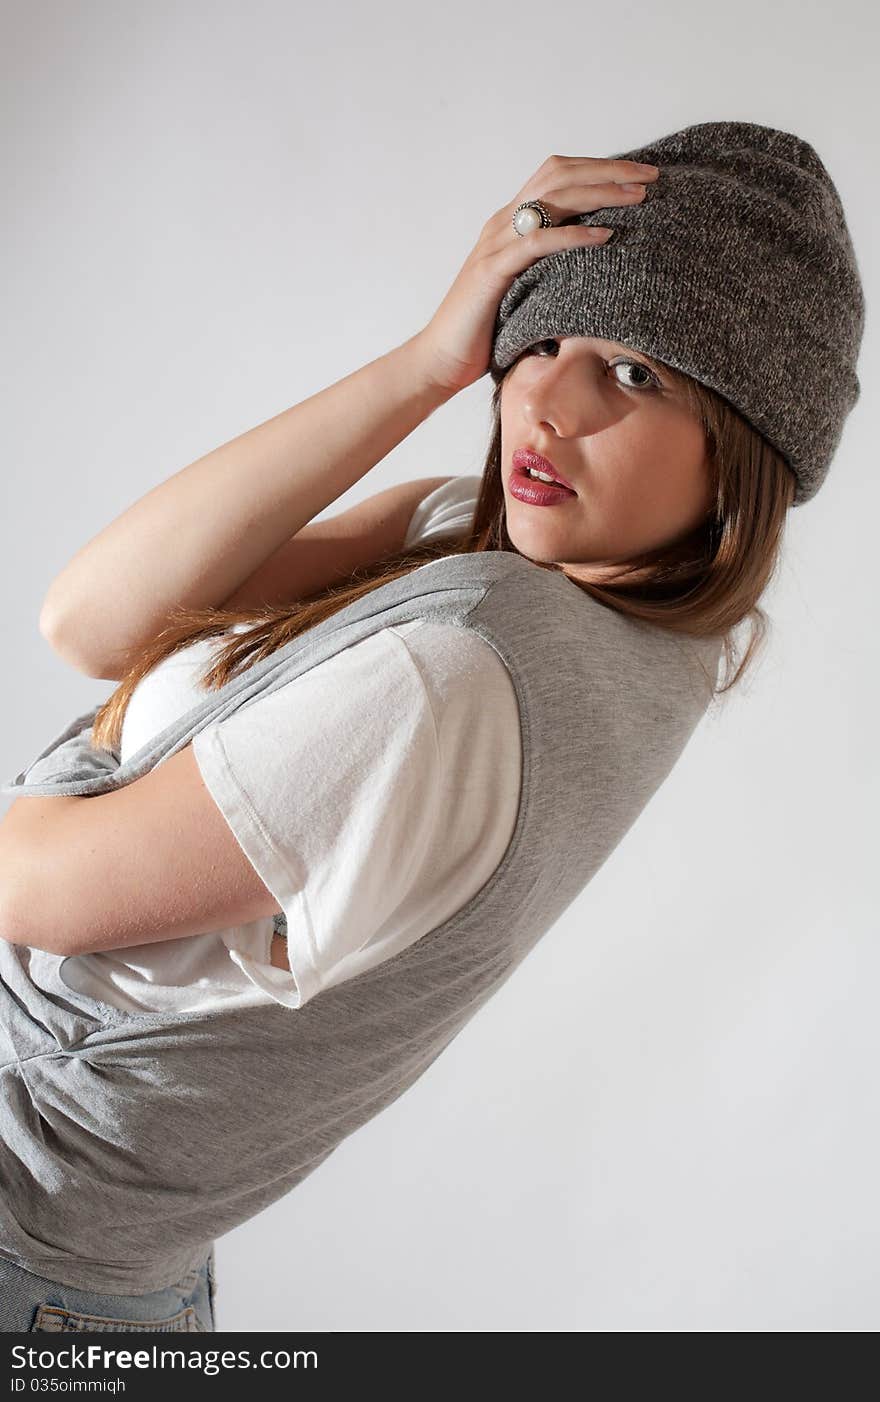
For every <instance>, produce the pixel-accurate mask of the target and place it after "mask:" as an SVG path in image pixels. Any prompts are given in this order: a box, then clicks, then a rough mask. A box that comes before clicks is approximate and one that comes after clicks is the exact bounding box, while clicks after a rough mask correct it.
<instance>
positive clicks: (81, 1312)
mask: <svg viewBox="0 0 880 1402" xmlns="http://www.w3.org/2000/svg"><path fill="white" fill-rule="evenodd" d="M216 1289H217V1283H216V1278H215V1274H214V1248H213V1246H212V1247H211V1250H210V1252H209V1253H208V1256H207V1257H206V1259H205V1261H204V1262H203V1263H202V1265H201V1267H200V1268H196V1269H195V1270H192V1271H190V1273H189V1274H188V1275H187V1276H185V1277H184V1278H183V1280H179V1281H178V1282H177V1283H176V1285H168V1286H166V1288H165V1289H164V1290H154V1291H152V1292H151V1293H150V1294H149V1295H105V1294H103V1293H102V1292H101V1291H95V1290H76V1289H74V1287H73V1286H72V1285H60V1284H59V1283H58V1282H57V1281H55V1280H47V1279H45V1277H43V1276H40V1275H32V1274H31V1273H30V1271H26V1270H23V1269H22V1267H21V1266H18V1265H16V1264H15V1263H14V1262H12V1261H7V1260H4V1259H3V1258H0V1333H3V1332H5V1333H10V1334H15V1333H19V1334H25V1333H28V1334H30V1333H35V1332H36V1333H43V1334H63V1333H68V1332H73V1333H99V1332H107V1333H124V1334H138V1333H141V1332H144V1333H161V1334H169V1333H187V1334H197V1333H212V1332H214V1330H215V1328H216V1325H215V1322H214V1296H215V1293H216Z"/></svg>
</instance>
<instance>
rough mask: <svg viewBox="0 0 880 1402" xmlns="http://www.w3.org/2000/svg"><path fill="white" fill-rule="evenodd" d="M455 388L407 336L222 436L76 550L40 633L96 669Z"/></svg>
mask: <svg viewBox="0 0 880 1402" xmlns="http://www.w3.org/2000/svg"><path fill="white" fill-rule="evenodd" d="M453 393H454V391H451V390H449V389H448V388H446V387H444V386H439V385H437V383H436V382H435V381H434V380H433V378H432V376H431V373H430V371H429V368H428V363H427V360H426V358H425V356H424V354H423V349H422V342H421V341H420V339H419V336H418V335H416V336H413V337H411V338H410V340H408V341H405V342H404V343H403V344H402V345H400V346H396V347H395V348H394V349H393V350H391V351H389V352H387V353H386V354H385V355H383V356H380V357H379V358H378V359H377V360H373V361H371V362H370V363H369V364H368V365H365V366H363V367H362V368H361V369H359V370H356V371H354V372H353V373H352V374H350V375H347V376H346V377H345V378H344V379H342V380H339V381H338V382H337V383H336V384H333V385H331V386H330V387H329V388H327V389H324V390H321V391H320V392H319V393H318V394H315V395H313V396H312V397H311V398H309V399H306V400H303V402H302V403H301V404H297V405H294V407H293V408H291V409H286V410H285V411H284V412H283V413H281V414H278V415H276V416H275V417H274V418H272V419H268V420H267V421H266V422H265V423H262V424H259V425H258V426H257V427H256V428H253V429H251V430H250V431H249V432H247V433H244V434H242V435H241V436H240V437H238V438H234V439H232V440H230V442H228V443H224V444H222V445H221V446H220V447H219V448H216V449H214V451H213V452H211V453H208V454H207V455H206V456H205V457H202V458H199V459H197V461H196V462H194V463H191V464H190V465H189V466H188V467H185V468H183V469H181V471H180V472H178V473H176V474H175V475H174V476H173V477H171V478H169V479H168V480H167V481H166V482H162V483H160V484H159V485H158V486H157V487H154V488H153V489H152V490H151V491H149V492H148V493H147V494H146V495H145V496H144V497H142V498H141V499H140V500H139V501H137V502H135V504H134V505H133V506H131V507H129V508H128V510H127V511H125V512H124V513H123V514H122V515H121V516H119V517H117V519H116V520H115V521H113V522H111V524H110V525H109V526H107V527H106V528H105V529H104V530H103V531H101V533H100V534H99V535H97V536H96V537H95V538H94V540H92V541H90V542H89V543H88V544H87V545H86V546H84V547H83V549H81V550H80V551H78V553H77V554H76V555H75V556H74V557H73V559H72V560H71V561H70V563H69V564H68V565H67V566H66V567H65V568H64V569H63V570H62V571H61V573H60V574H59V575H58V576H57V577H56V578H55V580H54V581H53V582H52V584H51V586H50V588H49V591H48V593H47V595H46V598H45V601H44V604H43V609H42V612H41V615H40V630H41V632H42V633H43V635H44V636H45V637H46V638H47V639H48V640H49V641H50V642H51V643H52V645H53V646H55V647H57V650H58V651H59V652H61V653H62V654H63V655H65V656H66V657H69V658H71V659H73V658H76V659H78V663H79V665H80V666H81V667H82V669H83V670H89V671H90V673H91V674H101V673H100V672H98V671H96V667H98V668H99V667H100V666H101V664H102V663H104V662H106V661H107V659H114V658H115V659H119V658H122V657H124V656H125V654H126V653H127V652H128V650H129V649H130V648H132V647H136V646H138V645H139V644H142V643H144V642H147V641H149V640H150V639H152V638H153V637H155V636H156V634H157V632H158V631H159V629H160V628H161V627H162V626H163V624H164V622H165V620H166V617H167V614H168V612H169V610H170V609H171V608H172V607H174V606H175V605H181V606H183V607H190V608H209V607H219V606H220V605H222V604H224V603H227V602H230V604H231V603H232V601H233V600H234V599H235V597H236V592H237V591H238V590H239V589H240V588H241V587H242V586H243V585H244V584H245V583H246V582H247V581H249V580H251V579H252V577H253V576H254V575H255V573H256V571H257V570H258V569H259V568H260V567H261V566H263V565H264V564H265V563H266V562H267V561H268V560H269V558H270V557H271V556H273V555H275V553H276V552H277V551H279V550H280V549H281V548H282V547H286V546H287V545H288V544H289V542H290V540H291V538H292V537H294V536H296V535H298V534H299V533H300V532H302V530H303V528H304V527H305V526H306V525H307V523H310V522H312V520H313V518H314V517H315V516H317V515H318V514H319V513H320V512H321V511H323V510H324V509H325V508H326V507H327V506H329V505H330V504H331V503H332V502H334V501H336V500H337V498H338V497H340V496H342V494H343V493H344V492H346V491H348V489H349V488H350V487H352V486H353V485H354V483H355V482H357V481H359V480H360V478H361V477H363V476H365V475H366V473H368V472H369V471H370V469H371V468H372V467H374V466H375V465H376V464H377V463H378V462H381V461H382V459H383V458H385V457H386V456H387V455H388V453H390V452H391V450H392V449H393V448H395V447H396V446H397V444H398V443H400V442H402V441H403V439H404V438H406V437H408V435H409V434H410V433H411V432H412V431H413V429H415V428H416V427H418V425H419V424H420V423H422V422H423V421H424V420H425V419H426V418H428V417H429V415H430V414H432V413H433V412H434V410H435V409H437V408H439V406H440V405H441V404H444V403H446V401H447V400H449V399H451V398H452V396H453ZM426 489H427V490H430V484H428V485H427V487H426ZM344 515H345V513H343V516H344ZM341 519H342V517H340V520H341ZM328 524H329V523H328ZM320 526H324V523H322V522H317V523H315V527H320ZM344 529H345V528H344Z"/></svg>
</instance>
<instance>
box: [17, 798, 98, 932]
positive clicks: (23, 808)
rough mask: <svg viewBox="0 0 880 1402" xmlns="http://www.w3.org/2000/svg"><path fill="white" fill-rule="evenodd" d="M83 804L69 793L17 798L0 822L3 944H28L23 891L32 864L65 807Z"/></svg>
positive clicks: (29, 878)
mask: <svg viewBox="0 0 880 1402" xmlns="http://www.w3.org/2000/svg"><path fill="white" fill-rule="evenodd" d="M84 801H85V800H84V799H83V798H81V797H79V796H73V795H69V794H59V795H57V796H53V797H51V798H46V797H37V796H33V797H30V798H17V799H15V800H14V802H13V803H11V804H10V805H9V807H8V808H7V810H6V812H5V813H4V814H3V817H2V819H0V897H2V899H0V939H4V940H5V941H6V942H7V944H26V943H28V929H29V924H28V922H27V916H28V915H29V913H30V912H29V909H28V907H27V905H26V904H25V900H26V898H25V897H24V896H23V894H22V892H23V888H24V886H25V885H33V879H32V868H33V865H34V862H35V861H36V862H37V864H38V865H39V854H40V852H43V851H46V850H48V847H49V844H50V842H51V840H52V836H53V833H54V832H55V831H56V828H55V826H54V825H55V824H57V823H58V822H60V821H62V815H63V814H64V812H65V810H66V809H67V808H69V807H70V806H71V805H72V804H74V803H82V802H84ZM38 947H39V948H42V947H43V946H38Z"/></svg>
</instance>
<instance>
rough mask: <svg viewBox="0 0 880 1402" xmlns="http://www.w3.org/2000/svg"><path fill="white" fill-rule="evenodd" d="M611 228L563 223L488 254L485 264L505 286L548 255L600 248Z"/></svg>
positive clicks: (516, 237) (608, 236) (537, 231)
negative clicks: (571, 249) (564, 251)
mask: <svg viewBox="0 0 880 1402" xmlns="http://www.w3.org/2000/svg"><path fill="white" fill-rule="evenodd" d="M613 232H614V230H613V229H608V228H605V227H603V226H602V225H599V224H564V225H562V227H561V228H558V229H533V230H532V232H531V233H530V234H523V235H521V236H520V237H518V236H517V235H516V234H514V235H513V241H512V242H510V243H507V244H505V245H504V246H503V247H502V248H498V249H497V250H496V251H495V252H494V253H487V255H486V258H487V263H488V265H489V267H490V268H491V272H492V276H493V278H495V277H497V278H498V279H499V281H500V282H503V283H505V284H506V283H508V282H509V281H510V279H511V278H514V277H516V275H517V274H518V273H521V272H522V271H523V270H524V269H525V268H530V267H531V265H532V264H533V263H537V261H538V259H539V258H546V257H547V255H548V254H549V253H558V252H560V251H561V250H562V249H565V248H583V247H588V248H589V247H601V245H602V244H603V243H607V242H608V240H609V239H610V237H611V235H612V233H613Z"/></svg>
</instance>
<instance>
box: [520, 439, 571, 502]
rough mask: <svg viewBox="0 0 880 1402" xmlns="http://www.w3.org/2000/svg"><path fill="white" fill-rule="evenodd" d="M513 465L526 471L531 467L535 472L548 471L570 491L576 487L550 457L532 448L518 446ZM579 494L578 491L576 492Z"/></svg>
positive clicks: (561, 485)
mask: <svg viewBox="0 0 880 1402" xmlns="http://www.w3.org/2000/svg"><path fill="white" fill-rule="evenodd" d="M511 461H512V463H513V466H514V467H518V468H519V469H520V471H522V472H525V471H526V469H527V468H529V467H531V468H533V469H534V471H535V472H546V473H547V474H548V475H549V476H550V477H552V478H553V480H554V481H555V482H558V483H559V485H560V487H567V488H568V490H569V491H570V492H574V487H573V486H572V485H571V483H570V482H569V481H568V479H567V478H566V477H563V475H562V473H561V472H560V471H559V470H558V469H557V468H555V467H554V466H553V464H552V462H550V461H549V459H548V458H544V457H542V456H541V454H540V453H533V452H532V450H531V448H517V450H516V452H515V453H514V455H513V458H512V459H511ZM574 494H575V496H577V492H575V493H574Z"/></svg>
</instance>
